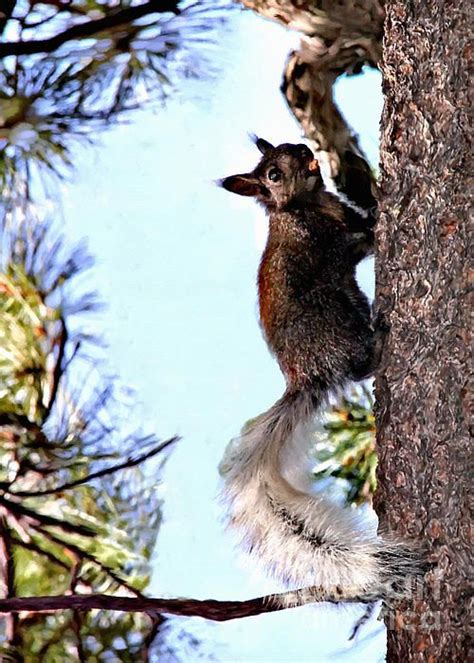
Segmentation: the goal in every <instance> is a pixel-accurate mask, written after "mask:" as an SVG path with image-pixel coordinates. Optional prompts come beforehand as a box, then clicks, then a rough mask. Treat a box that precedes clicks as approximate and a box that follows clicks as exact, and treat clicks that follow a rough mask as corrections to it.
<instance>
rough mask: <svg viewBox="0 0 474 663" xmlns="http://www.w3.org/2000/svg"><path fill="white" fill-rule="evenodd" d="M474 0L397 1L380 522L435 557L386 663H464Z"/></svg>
mask: <svg viewBox="0 0 474 663" xmlns="http://www.w3.org/2000/svg"><path fill="white" fill-rule="evenodd" d="M471 7H472V4H471V3H470V1H469V0H452V1H448V0H411V1H408V2H407V1H406V0H388V1H387V3H386V5H385V10H386V13H387V20H386V27H385V38H384V39H385V41H384V57H383V65H382V69H383V74H384V92H385V109H384V114H383V119H382V181H381V198H380V206H381V213H380V220H379V224H378V250H377V255H378V258H377V267H376V272H377V301H378V310H379V314H380V320H381V322H382V325H383V326H384V327H385V328H386V330H387V334H386V337H385V343H384V350H383V361H382V367H381V370H380V373H379V375H378V377H377V403H378V450H379V470H378V481H379V489H378V492H377V495H376V508H377V511H378V513H379V516H380V517H381V521H382V523H383V524H384V525H387V526H388V527H389V528H390V529H392V530H395V531H396V532H399V533H402V534H405V535H406V536H407V537H408V538H410V539H414V540H418V541H422V542H425V543H426V546H427V554H428V558H429V559H430V560H431V561H432V562H434V563H435V567H434V569H433V570H431V571H430V572H429V573H427V575H426V577H425V580H424V583H423V587H422V589H420V590H419V591H417V592H416V593H415V596H414V598H413V600H412V601H410V602H409V603H406V604H404V605H398V606H397V610H396V611H395V612H394V613H392V614H391V615H388V617H387V626H388V660H389V661H430V662H434V661H440V662H444V661H448V660H449V661H467V660H468V654H467V633H466V629H467V622H468V607H467V593H468V572H469V550H470V549H469V542H468V536H469V532H468V528H469V510H468V481H469V479H468V476H469V474H468V451H469V450H468V413H467V408H468V396H469V394H468V388H467V381H468V374H469V370H470V364H469V360H470V340H471V339H470V327H469V319H468V287H469V286H468V262H469V244H468V176H469V167H468V159H469V154H470V153H469V142H468V119H467V103H468V58H469V55H470V51H469V46H468V35H467V31H468V25H469V19H471V24H472V14H473V11H472V9H471Z"/></svg>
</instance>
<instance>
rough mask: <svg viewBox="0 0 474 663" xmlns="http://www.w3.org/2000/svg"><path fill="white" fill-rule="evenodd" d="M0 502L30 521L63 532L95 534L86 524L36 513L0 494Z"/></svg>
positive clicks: (85, 534)
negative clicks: (56, 528) (57, 528)
mask: <svg viewBox="0 0 474 663" xmlns="http://www.w3.org/2000/svg"><path fill="white" fill-rule="evenodd" d="M0 504H1V505H2V506H3V507H4V508H5V510H6V511H9V512H10V513H13V514H14V515H15V516H17V517H20V518H21V517H22V516H23V517H25V518H27V519H28V520H30V521H33V522H36V523H41V524H42V525H46V526H49V527H59V528H60V529H62V530H64V531H65V532H70V533H72V534H80V535H82V536H88V537H93V536H96V535H97V532H96V531H95V530H93V529H92V528H90V527H87V525H81V524H80V523H70V522H68V521H67V520H61V519H60V518H56V517H54V516H48V515H47V514H45V513H38V512H37V511H34V510H33V509H28V508H27V507H25V506H23V505H22V504H18V502H13V501H12V500H9V499H6V498H5V497H2V496H1V495H0Z"/></svg>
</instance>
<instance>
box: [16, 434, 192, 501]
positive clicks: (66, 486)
mask: <svg viewBox="0 0 474 663" xmlns="http://www.w3.org/2000/svg"><path fill="white" fill-rule="evenodd" d="M179 439H180V438H179V437H178V436H176V435H175V436H174V437H172V438H170V439H169V440H166V441H165V442H161V443H160V444H159V445H157V446H156V447H153V449H150V451H147V452H146V453H143V454H142V455H141V456H137V458H131V457H129V458H127V459H126V460H124V461H122V462H121V463H118V464H117V465H112V467H106V468H104V469H103V470H98V471H97V472H92V473H91V474H88V475H87V476H85V477H82V479H77V480H76V481H70V482H68V483H63V484H62V485H60V486H57V487H56V488H48V489H47V490H35V491H27V490H19V491H15V492H10V494H11V495H15V496H19V497H41V496H43V495H54V494H56V493H62V492H63V491H65V490H70V489H71V488H76V486H80V485H81V484H84V483H88V482H89V481H92V480H93V479H98V478H100V477H104V476H107V475H108V474H114V473H115V472H118V471H119V470H124V469H127V468H129V467H135V466H136V465H140V464H141V463H143V462H145V461H146V460H148V459H149V458H152V457H153V456H156V455H157V454H158V453H160V451H163V450H164V449H166V448H167V447H169V446H170V445H171V444H174V443H175V442H177V441H178V440H179Z"/></svg>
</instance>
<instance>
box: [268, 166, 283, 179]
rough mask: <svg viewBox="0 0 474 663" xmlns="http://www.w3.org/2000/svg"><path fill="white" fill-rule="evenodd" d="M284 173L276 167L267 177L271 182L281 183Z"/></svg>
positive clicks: (271, 169)
mask: <svg viewBox="0 0 474 663" xmlns="http://www.w3.org/2000/svg"><path fill="white" fill-rule="evenodd" d="M281 176H282V172H281V170H280V169H279V168H276V167H275V166H274V167H273V168H270V170H269V171H268V173H267V177H268V179H269V180H270V182H279V181H280V180H281Z"/></svg>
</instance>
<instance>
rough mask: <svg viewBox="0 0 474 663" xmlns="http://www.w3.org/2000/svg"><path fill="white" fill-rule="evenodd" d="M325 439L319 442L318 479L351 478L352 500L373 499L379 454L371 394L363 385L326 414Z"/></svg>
mask: <svg viewBox="0 0 474 663" xmlns="http://www.w3.org/2000/svg"><path fill="white" fill-rule="evenodd" d="M326 420H327V421H326V423H325V424H324V435H323V440H322V441H321V442H320V443H319V444H318V445H317V450H316V455H317V459H318V467H317V470H316V472H315V476H316V478H317V479H322V478H325V477H334V478H336V479H344V480H345V481H346V482H347V489H346V500H347V502H348V503H351V504H352V503H354V504H362V503H364V502H367V501H370V500H371V499H372V495H373V493H374V492H375V489H376V485H377V481H376V474H375V472H376V467H377V454H376V452H375V419H374V414H373V401H372V396H371V394H370V393H369V392H368V391H367V390H366V389H363V390H361V391H358V390H354V391H353V392H352V393H351V395H350V396H343V397H342V398H341V399H340V400H339V402H338V403H337V404H336V405H334V406H333V407H332V408H331V409H330V410H329V412H328V413H327V415H326Z"/></svg>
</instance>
